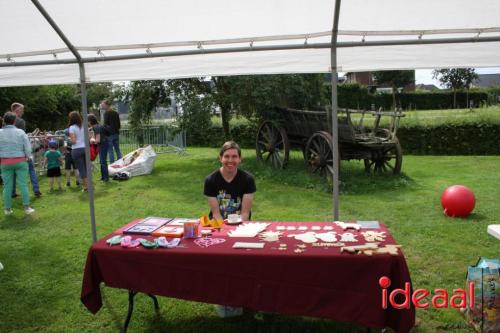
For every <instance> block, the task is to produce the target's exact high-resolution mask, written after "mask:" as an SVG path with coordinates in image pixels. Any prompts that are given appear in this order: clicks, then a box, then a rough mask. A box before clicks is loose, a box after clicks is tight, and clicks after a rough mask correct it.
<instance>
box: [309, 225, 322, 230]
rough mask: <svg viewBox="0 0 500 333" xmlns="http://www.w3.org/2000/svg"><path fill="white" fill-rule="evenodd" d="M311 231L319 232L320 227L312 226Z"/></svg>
mask: <svg viewBox="0 0 500 333" xmlns="http://www.w3.org/2000/svg"><path fill="white" fill-rule="evenodd" d="M311 230H316V231H317V230H321V227H320V226H317V225H313V226H312V227H311Z"/></svg>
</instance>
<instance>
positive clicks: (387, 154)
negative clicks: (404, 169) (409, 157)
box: [364, 138, 403, 175]
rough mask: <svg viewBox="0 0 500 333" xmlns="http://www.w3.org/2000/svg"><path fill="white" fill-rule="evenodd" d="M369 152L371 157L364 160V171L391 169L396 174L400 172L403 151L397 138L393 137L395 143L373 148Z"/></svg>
mask: <svg viewBox="0 0 500 333" xmlns="http://www.w3.org/2000/svg"><path fill="white" fill-rule="evenodd" d="M370 153H371V157H370V158H367V159H365V160H364V162H365V171H366V172H367V173H372V172H373V173H382V172H387V171H391V172H392V173H393V174H395V175H397V174H399V173H400V172H401V165H402V162H403V153H402V149H401V145H400V144H399V141H398V140H397V138H396V139H395V143H393V144H391V145H389V146H388V147H387V148H386V147H384V148H383V149H374V150H372V151H371V152H370Z"/></svg>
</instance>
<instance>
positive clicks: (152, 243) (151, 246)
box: [137, 238, 158, 249]
mask: <svg viewBox="0 0 500 333" xmlns="http://www.w3.org/2000/svg"><path fill="white" fill-rule="evenodd" d="M137 240H138V241H139V242H141V245H142V246H144V247H145V248H146V249H155V248H157V247H158V244H157V243H156V242H155V241H148V240H147V239H144V238H138V239H137Z"/></svg>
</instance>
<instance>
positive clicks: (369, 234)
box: [361, 230, 385, 242]
mask: <svg viewBox="0 0 500 333" xmlns="http://www.w3.org/2000/svg"><path fill="white" fill-rule="evenodd" d="M361 234H362V235H363V236H364V237H365V241H367V242H383V241H385V231H381V232H378V231H373V230H370V231H365V232H362V233H361Z"/></svg>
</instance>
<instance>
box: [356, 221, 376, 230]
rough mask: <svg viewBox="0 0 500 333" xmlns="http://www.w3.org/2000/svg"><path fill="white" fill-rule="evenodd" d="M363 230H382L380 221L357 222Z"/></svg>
mask: <svg viewBox="0 0 500 333" xmlns="http://www.w3.org/2000/svg"><path fill="white" fill-rule="evenodd" d="M356 223H357V224H359V226H360V227H361V229H380V223H378V221H356Z"/></svg>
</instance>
